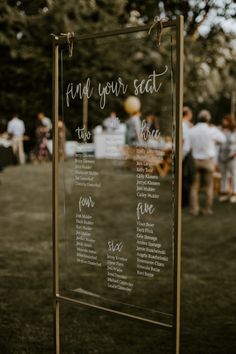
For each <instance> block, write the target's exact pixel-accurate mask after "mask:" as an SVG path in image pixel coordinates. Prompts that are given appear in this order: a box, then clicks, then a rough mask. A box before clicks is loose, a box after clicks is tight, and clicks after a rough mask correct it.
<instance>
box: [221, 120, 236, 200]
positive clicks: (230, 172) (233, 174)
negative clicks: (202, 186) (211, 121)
mask: <svg viewBox="0 0 236 354" xmlns="http://www.w3.org/2000/svg"><path fill="white" fill-rule="evenodd" d="M222 130H223V133H224V134H225V137H226V142H225V143H224V144H222V145H221V146H220V150H219V163H220V170H221V194H220V201H221V202H224V201H227V200H230V202H231V203H236V131H235V121H234V119H233V117H231V116H230V115H228V116H225V117H224V118H223V121H222Z"/></svg>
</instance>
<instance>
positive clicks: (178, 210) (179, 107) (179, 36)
mask: <svg viewBox="0 0 236 354" xmlns="http://www.w3.org/2000/svg"><path fill="white" fill-rule="evenodd" d="M183 31H184V18H183V16H179V17H177V19H176V43H177V47H176V61H177V62H176V64H177V65H176V113H175V119H176V126H175V129H176V145H175V149H176V152H175V154H176V161H175V169H176V190H175V220H176V227H175V244H174V263H175V266H174V269H175V271H174V272H175V273H174V322H175V323H174V345H175V348H174V353H175V354H179V353H180V291H181V232H182V230H181V229H182V200H181V199H182V198H181V195H182V114H183V46H184V40H183V39H184V35H183V33H184V32H183Z"/></svg>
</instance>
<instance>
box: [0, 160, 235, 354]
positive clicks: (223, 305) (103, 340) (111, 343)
mask: <svg viewBox="0 0 236 354" xmlns="http://www.w3.org/2000/svg"><path fill="white" fill-rule="evenodd" d="M0 180H1V184H0V194H1V212H0V226H1V233H0V238H1V239H0V245H1V247H0V354H52V353H53V345H52V343H53V340H52V336H53V334H52V322H53V321H52V318H53V314H52V297H51V295H52V262H51V252H52V244H51V165H50V164H45V165H41V166H39V165H37V166H32V165H26V166H22V167H10V168H7V169H5V170H4V172H3V173H2V174H1V176H0ZM214 209H215V214H214V216H211V217H210V216H209V217H197V218H193V217H191V216H190V215H189V214H188V213H187V212H184V215H183V248H182V254H183V260H182V269H183V276H182V317H181V319H182V321H181V353H182V354H213V353H214V354H233V353H235V352H236V340H235V330H236V312H235V308H236V306H235V298H236V282H235V274H236V261H235V254H236V242H235V241H236V220H235V219H236V205H235V206H232V205H230V204H219V203H218V202H216V203H215V208H214ZM61 311H62V318H63V326H62V349H63V350H62V354H74V353H75V354H93V353H94V354H95V353H98V354H105V353H111V354H112V353H115V354H120V353H122V354H133V353H135V354H136V353H137V354H138V353H140V354H141V353H144V352H146V353H147V354H149V353H150V354H152V353H155V354H158V353H161V354H166V353H168V350H169V349H168V346H169V343H170V336H169V333H167V332H166V331H163V330H160V329H158V328H154V327H153V326H152V325H147V324H143V323H140V322H136V321H132V320H127V319H125V318H119V317H114V316H112V315H107V314H105V313H103V312H100V311H95V310H90V309H86V308H78V307H75V306H72V305H64V306H62V308H61ZM163 343H164V344H163ZM165 343H167V344H166V350H165V349H163V348H165V347H163V345H165Z"/></svg>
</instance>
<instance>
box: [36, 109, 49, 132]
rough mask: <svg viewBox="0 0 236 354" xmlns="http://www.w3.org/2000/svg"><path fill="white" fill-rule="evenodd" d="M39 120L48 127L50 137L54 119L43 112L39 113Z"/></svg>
mask: <svg viewBox="0 0 236 354" xmlns="http://www.w3.org/2000/svg"><path fill="white" fill-rule="evenodd" d="M38 120H39V121H40V122H41V123H42V124H43V125H44V126H45V127H46V128H47V130H48V134H47V135H48V137H50V135H51V130H52V121H51V119H50V118H48V117H46V116H45V114H44V113H43V112H39V113H38Z"/></svg>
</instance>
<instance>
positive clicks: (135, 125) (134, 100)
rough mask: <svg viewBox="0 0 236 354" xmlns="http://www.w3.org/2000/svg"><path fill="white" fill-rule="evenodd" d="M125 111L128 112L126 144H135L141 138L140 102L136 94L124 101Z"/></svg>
mask: <svg viewBox="0 0 236 354" xmlns="http://www.w3.org/2000/svg"><path fill="white" fill-rule="evenodd" d="M124 108H125V111H126V112H127V113H128V114H129V118H128V120H127V121H126V144H128V145H136V144H137V143H139V142H140V141H141V140H142V139H141V112H140V109H141V102H140V100H139V98H138V97H136V96H129V97H127V98H126V100H125V101H124Z"/></svg>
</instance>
